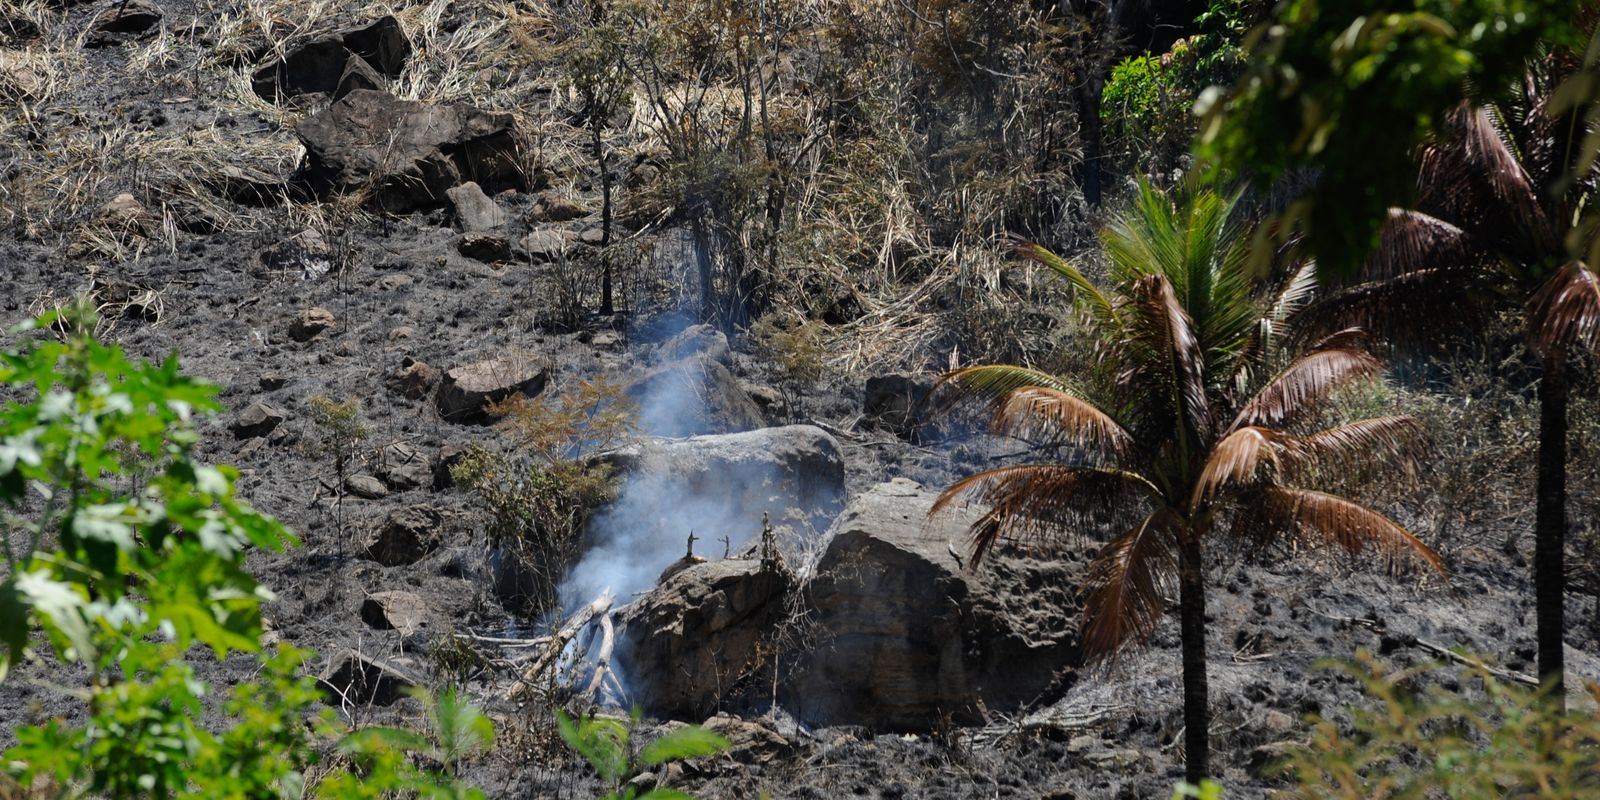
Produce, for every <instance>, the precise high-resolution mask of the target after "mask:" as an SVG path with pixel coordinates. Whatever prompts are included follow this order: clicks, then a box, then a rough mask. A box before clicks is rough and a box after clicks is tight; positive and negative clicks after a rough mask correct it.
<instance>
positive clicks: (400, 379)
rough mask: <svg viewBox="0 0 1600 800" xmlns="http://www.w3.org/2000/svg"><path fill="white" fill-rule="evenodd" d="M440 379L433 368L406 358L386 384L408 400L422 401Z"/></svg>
mask: <svg viewBox="0 0 1600 800" xmlns="http://www.w3.org/2000/svg"><path fill="white" fill-rule="evenodd" d="M390 337H391V338H393V332H391V333H390ZM438 378H439V375H438V373H437V372H435V371H434V369H433V367H430V366H428V365H427V364H426V363H425V362H422V361H418V360H416V359H414V358H412V357H411V356H406V357H405V358H403V359H401V360H400V367H399V368H398V369H396V370H395V371H394V372H392V373H390V374H389V378H388V380H386V381H385V383H387V384H388V385H389V388H390V389H391V390H392V391H395V392H398V393H400V394H401V395H402V396H404V397H405V398H406V399H407V400H421V399H422V398H424V397H427V396H428V392H429V390H431V389H432V388H433V384H434V382H435V381H437V380H438Z"/></svg>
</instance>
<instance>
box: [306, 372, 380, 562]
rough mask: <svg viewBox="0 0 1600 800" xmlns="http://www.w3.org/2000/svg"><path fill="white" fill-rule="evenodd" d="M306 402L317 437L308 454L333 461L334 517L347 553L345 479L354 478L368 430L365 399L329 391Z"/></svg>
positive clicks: (311, 442) (307, 450) (341, 551)
mask: <svg viewBox="0 0 1600 800" xmlns="http://www.w3.org/2000/svg"><path fill="white" fill-rule="evenodd" d="M306 405H307V406H308V407H309V408H310V409H311V424H312V425H313V426H315V429H314V431H313V437H312V438H311V439H310V440H308V441H307V443H306V446H305V450H306V453H307V454H308V455H310V456H311V457H313V458H326V459H329V460H330V461H332V462H333V516H334V525H335V529H336V531H337V533H338V538H339V552H340V553H341V554H343V553H344V540H345V527H344V498H345V494H346V493H347V490H346V488H345V481H346V480H347V479H348V478H349V477H350V470H351V465H352V464H354V463H355V461H356V459H357V458H359V457H360V454H361V443H362V442H365V441H366V439H367V433H368V431H367V425H366V423H364V422H362V421H361V400H360V399H359V398H355V397H349V398H345V399H344V400H343V401H336V400H334V399H333V398H331V397H329V396H327V395H325V394H315V395H312V396H311V398H310V399H309V400H307V401H306Z"/></svg>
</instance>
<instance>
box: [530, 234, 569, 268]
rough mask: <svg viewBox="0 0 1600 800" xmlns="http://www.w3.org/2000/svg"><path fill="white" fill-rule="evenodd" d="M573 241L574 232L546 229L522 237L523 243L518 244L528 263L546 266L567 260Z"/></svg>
mask: <svg viewBox="0 0 1600 800" xmlns="http://www.w3.org/2000/svg"><path fill="white" fill-rule="evenodd" d="M572 240H573V235H572V231H565V230H555V229H551V228H546V229H543V230H537V231H533V232H532V233H529V234H528V235H527V236H524V237H522V241H521V242H519V243H518V244H519V245H520V246H521V248H522V255H523V257H525V258H527V259H528V261H530V262H532V263H534V264H546V263H549V262H551V261H560V260H562V259H564V258H566V256H567V249H568V248H569V247H571V246H572Z"/></svg>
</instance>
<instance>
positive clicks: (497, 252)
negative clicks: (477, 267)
mask: <svg viewBox="0 0 1600 800" xmlns="http://www.w3.org/2000/svg"><path fill="white" fill-rule="evenodd" d="M456 252H458V253H460V254H461V255H463V256H465V257H467V258H470V259H473V260H474V261H482V262H484V263H485V264H498V263H501V262H504V261H510V260H511V240H510V239H507V238H506V237H505V236H504V235H502V234H498V233H485V232H482V231H469V232H467V233H463V234H461V240H460V241H458V242H456Z"/></svg>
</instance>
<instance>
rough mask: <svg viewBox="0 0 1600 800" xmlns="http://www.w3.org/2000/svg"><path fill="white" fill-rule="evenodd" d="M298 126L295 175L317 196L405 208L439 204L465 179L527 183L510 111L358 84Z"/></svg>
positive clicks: (491, 187) (484, 184) (485, 185)
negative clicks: (436, 101) (302, 153)
mask: <svg viewBox="0 0 1600 800" xmlns="http://www.w3.org/2000/svg"><path fill="white" fill-rule="evenodd" d="M295 131H296V132H297V133H298V134H299V135H300V140H301V142H302V143H303V144H304V145H305V147H306V160H305V163H304V164H303V165H302V167H301V171H300V179H301V180H302V181H303V182H304V183H305V184H306V186H307V188H309V189H310V190H311V192H312V193H314V194H316V195H317V196H319V197H320V196H327V195H331V194H347V193H353V192H366V193H367V194H366V202H367V204H368V205H369V206H370V207H372V208H375V209H377V210H379V211H386V212H390V213H406V212H410V211H414V210H416V209H420V208H431V207H435V206H439V205H443V204H444V202H445V200H446V194H445V193H446V191H447V190H449V189H450V188H451V187H454V186H457V185H459V184H461V183H462V182H464V181H475V182H477V184H478V185H479V186H480V187H481V188H482V189H483V190H484V191H485V192H488V193H490V194H494V193H497V192H500V191H503V190H506V189H522V188H523V187H524V181H523V178H522V173H521V170H520V169H519V168H518V166H517V149H518V145H517V139H516V136H515V134H514V132H513V130H512V119H511V115H510V114H493V113H489V112H487V111H482V110H480V109H477V108H473V107H472V106H467V105H431V104H428V103H421V102H416V101H410V100H400V99H397V98H395V97H394V96H393V95H390V94H387V93H385V92H379V91H372V90H369V89H358V90H355V91H352V92H350V93H349V94H348V95H345V96H344V97H343V98H341V99H340V100H339V101H338V102H336V103H334V104H333V105H332V106H330V107H329V108H328V109H327V110H325V111H322V112H320V113H318V114H316V115H315V116H312V117H309V118H307V119H305V120H302V121H301V122H300V124H299V125H297V126H296V127H295Z"/></svg>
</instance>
